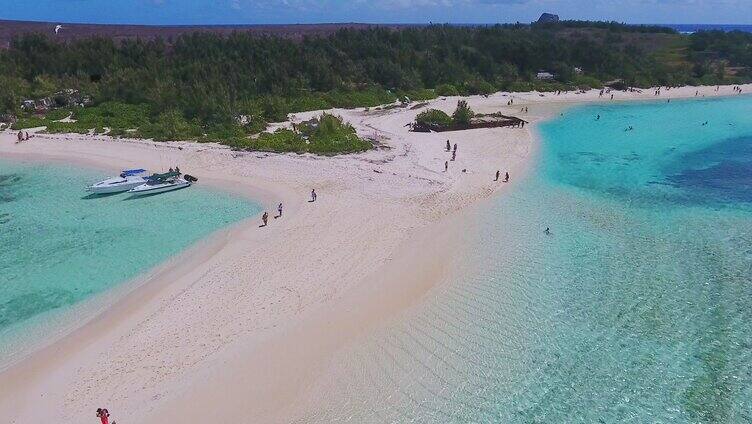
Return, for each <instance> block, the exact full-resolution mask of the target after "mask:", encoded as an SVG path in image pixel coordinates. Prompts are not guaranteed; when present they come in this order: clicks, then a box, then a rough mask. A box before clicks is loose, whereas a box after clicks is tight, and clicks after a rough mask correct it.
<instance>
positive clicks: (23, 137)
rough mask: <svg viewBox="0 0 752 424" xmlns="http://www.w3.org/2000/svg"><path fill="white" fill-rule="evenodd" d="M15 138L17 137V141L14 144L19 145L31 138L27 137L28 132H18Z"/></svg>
mask: <svg viewBox="0 0 752 424" xmlns="http://www.w3.org/2000/svg"><path fill="white" fill-rule="evenodd" d="M16 136H17V137H18V141H17V142H16V143H20V142H22V141H26V140H28V139H30V138H31V137H29V132H28V131H26V132H24V131H19V132H18V134H17V135H16Z"/></svg>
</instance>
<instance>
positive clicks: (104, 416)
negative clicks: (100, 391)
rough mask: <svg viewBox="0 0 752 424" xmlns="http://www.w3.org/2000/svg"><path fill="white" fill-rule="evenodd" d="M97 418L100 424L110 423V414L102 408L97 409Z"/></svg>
mask: <svg viewBox="0 0 752 424" xmlns="http://www.w3.org/2000/svg"><path fill="white" fill-rule="evenodd" d="M97 418H99V420H100V421H101V422H102V424H109V423H110V412H109V411H108V410H107V409H104V408H97Z"/></svg>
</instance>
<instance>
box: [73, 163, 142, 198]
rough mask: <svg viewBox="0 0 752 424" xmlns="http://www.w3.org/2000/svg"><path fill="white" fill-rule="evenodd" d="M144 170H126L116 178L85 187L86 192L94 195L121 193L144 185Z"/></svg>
mask: <svg viewBox="0 0 752 424" xmlns="http://www.w3.org/2000/svg"><path fill="white" fill-rule="evenodd" d="M145 173H146V170H145V169H126V170H125V171H123V172H121V173H120V175H118V176H117V177H110V178H107V179H106V180H104V181H100V182H98V183H96V184H92V185H90V186H89V187H86V191H90V192H92V193H94V194H108V193H122V192H124V191H128V190H130V189H132V188H134V187H138V186H140V185H142V184H144V183H146V181H147V179H148V178H149V177H147V176H146V175H145Z"/></svg>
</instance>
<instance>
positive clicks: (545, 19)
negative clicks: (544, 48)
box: [538, 13, 559, 24]
mask: <svg viewBox="0 0 752 424" xmlns="http://www.w3.org/2000/svg"><path fill="white" fill-rule="evenodd" d="M552 22H559V15H554V14H553V13H544V14H542V15H540V18H538V23H539V24H548V23H552Z"/></svg>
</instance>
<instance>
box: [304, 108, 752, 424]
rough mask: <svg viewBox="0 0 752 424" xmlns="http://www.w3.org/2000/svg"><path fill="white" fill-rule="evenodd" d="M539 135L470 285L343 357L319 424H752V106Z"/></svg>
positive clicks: (493, 210)
mask: <svg viewBox="0 0 752 424" xmlns="http://www.w3.org/2000/svg"><path fill="white" fill-rule="evenodd" d="M598 114H600V115H601V118H600V120H596V116H597V115H598ZM706 121H707V122H708V124H707V125H702V124H703V123H704V122H706ZM630 126H632V127H633V128H634V129H633V130H631V131H625V129H627V128H629V127H630ZM540 132H541V135H542V137H543V142H542V144H543V146H542V151H541V153H540V157H539V159H538V160H539V162H540V163H539V166H538V167H537V171H535V173H534V174H533V175H531V176H529V177H528V178H527V179H526V180H525V181H522V182H520V183H519V184H518V185H517V187H516V188H515V189H513V190H512V191H511V192H510V193H509V194H504V195H503V196H500V197H499V198H498V199H497V200H496V201H495V202H494V204H493V205H492V206H491V207H490V209H488V210H485V211H483V212H481V213H479V214H478V216H477V219H478V220H479V222H480V228H481V234H480V235H479V242H478V244H477V245H475V246H473V247H472V248H471V252H472V254H471V257H470V258H469V261H468V263H467V264H466V266H465V268H466V269H465V271H466V272H468V273H469V274H468V275H471V277H469V278H467V279H464V280H459V281H448V282H445V283H443V284H440V286H439V287H438V288H437V289H436V290H434V291H433V292H432V293H430V295H429V296H428V299H427V301H426V302H425V303H424V304H422V305H419V306H416V307H415V308H413V309H412V310H410V311H408V312H407V313H406V314H405V316H404V317H401V319H399V320H398V321H397V322H396V323H395V324H393V325H390V326H389V327H388V328H386V329H384V330H383V331H381V332H379V334H377V335H376V336H373V337H371V338H369V339H368V340H366V341H365V342H364V343H362V344H359V345H358V346H356V347H353V348H350V349H348V350H347V351H345V352H343V353H342V354H341V357H338V358H337V359H336V362H337V363H338V364H343V365H342V366H338V367H335V368H336V369H335V371H333V373H332V375H331V376H330V377H328V378H327V379H325V382H324V383H322V387H320V388H319V389H320V390H324V391H330V392H331V393H330V394H329V396H327V397H328V398H329V399H333V400H331V401H330V402H329V403H328V404H326V406H325V407H323V408H321V410H320V411H317V412H315V413H314V414H313V416H311V417H306V420H318V421H322V422H324V421H349V422H446V423H449V422H457V423H461V422H498V423H572V422H577V423H599V422H600V423H621V422H630V423H646V422H677V423H749V422H752V98H750V97H743V98H742V97H738V98H730V99H723V100H712V101H710V100H709V101H684V102H679V101H674V102H672V103H670V104H667V103H645V104H628V105H607V106H605V105H595V106H588V107H581V108H576V109H573V110H570V111H567V112H565V113H564V116H562V117H560V118H558V119H555V120H553V121H550V122H548V123H546V124H544V125H543V126H542V127H541V128H540ZM546 227H550V228H551V235H545V234H544V232H543V230H544V229H545V228H546ZM343 387H344V389H343ZM304 421H305V420H304Z"/></svg>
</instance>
